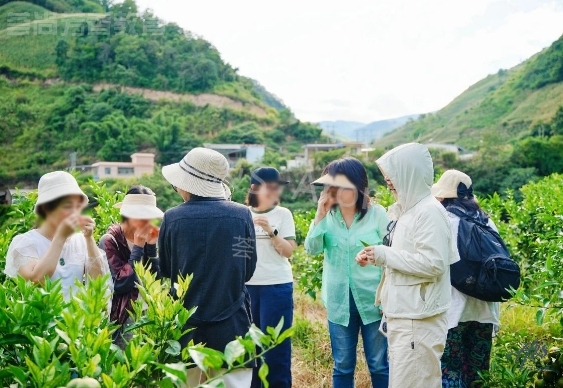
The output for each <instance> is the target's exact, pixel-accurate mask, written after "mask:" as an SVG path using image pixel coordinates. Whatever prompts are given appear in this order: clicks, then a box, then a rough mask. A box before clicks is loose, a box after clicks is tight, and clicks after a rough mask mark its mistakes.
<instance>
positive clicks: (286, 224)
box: [279, 209, 295, 240]
mask: <svg viewBox="0 0 563 388" xmlns="http://www.w3.org/2000/svg"><path fill="white" fill-rule="evenodd" d="M279 233H280V236H281V237H282V238H285V239H287V240H295V222H294V221H293V214H291V211H290V210H289V209H284V214H283V217H282V222H281V225H280V230H279Z"/></svg>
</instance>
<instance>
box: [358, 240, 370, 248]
mask: <svg viewBox="0 0 563 388" xmlns="http://www.w3.org/2000/svg"><path fill="white" fill-rule="evenodd" d="M360 242H361V243H362V245H363V246H364V247H371V246H372V245H373V244H368V243H367V242H365V241H362V240H360Z"/></svg>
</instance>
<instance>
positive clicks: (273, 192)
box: [246, 167, 297, 388]
mask: <svg viewBox="0 0 563 388" xmlns="http://www.w3.org/2000/svg"><path fill="white" fill-rule="evenodd" d="M288 183H289V182H288V181H285V180H282V179H280V173H279V172H278V170H276V169H275V168H273V167H261V168H258V169H256V170H254V171H253V172H252V174H251V176H250V188H249V190H248V194H247V197H246V204H247V205H248V207H249V209H250V211H251V212H252V217H253V220H254V228H255V234H256V251H257V254H258V263H257V265H256V271H254V275H253V276H252V278H251V279H250V280H249V281H248V282H247V283H246V286H247V288H248V292H249V293H250V301H251V304H250V306H251V311H252V317H253V318H254V324H255V325H256V326H258V328H260V330H262V331H263V332H266V329H267V328H268V327H276V326H277V325H278V323H279V322H280V320H281V319H282V318H283V320H284V324H283V329H282V330H286V329H289V328H290V327H291V325H292V322H293V274H292V272H291V264H290V262H289V260H288V259H289V258H290V257H291V255H292V254H293V250H294V249H295V248H296V247H297V244H296V243H295V223H294V222H293V215H292V214H291V211H289V209H287V208H285V207H281V206H279V205H278V204H279V202H280V194H281V190H282V187H283V186H285V185H287V184H288ZM265 361H266V364H268V369H269V373H268V383H269V384H270V386H271V387H277V388H290V387H291V341H290V339H289V338H288V339H287V340H285V341H284V342H283V343H282V344H281V345H279V346H277V347H276V348H274V349H272V350H271V351H269V352H268V353H266V356H265ZM258 370H259V366H256V367H255V368H254V375H253V378H252V387H253V388H254V387H256V388H260V387H262V382H261V380H260V378H259V377H258Z"/></svg>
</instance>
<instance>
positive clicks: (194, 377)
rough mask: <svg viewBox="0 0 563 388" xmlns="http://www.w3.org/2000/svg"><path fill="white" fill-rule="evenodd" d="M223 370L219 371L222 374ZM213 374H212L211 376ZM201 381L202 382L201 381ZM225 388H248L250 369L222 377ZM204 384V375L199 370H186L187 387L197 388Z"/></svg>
mask: <svg viewBox="0 0 563 388" xmlns="http://www.w3.org/2000/svg"><path fill="white" fill-rule="evenodd" d="M222 371H223V370H221V372H222ZM213 374H214V373H213V372H212V373H211V375H213ZM202 380H203V381H202ZM223 381H224V382H225V387H226V388H250V384H251V383H252V369H250V368H249V369H239V370H236V371H234V372H231V373H229V374H226V375H225V376H223ZM203 382H205V375H204V374H203V372H202V371H201V369H199V368H197V367H196V368H190V369H188V387H190V388H192V387H197V386H198V385H200V384H201V383H203Z"/></svg>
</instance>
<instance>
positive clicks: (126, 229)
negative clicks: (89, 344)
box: [99, 186, 164, 348]
mask: <svg viewBox="0 0 563 388" xmlns="http://www.w3.org/2000/svg"><path fill="white" fill-rule="evenodd" d="M115 207H117V208H119V209H120V214H121V223H119V224H114V225H111V226H110V227H109V228H108V231H107V232H106V234H104V235H103V236H102V237H101V239H100V242H99V246H100V248H101V249H102V250H104V251H105V252H106V256H107V260H108V263H109V267H110V270H111V275H112V280H113V283H114V293H113V298H112V305H111V313H110V319H111V320H112V321H113V322H115V323H117V324H119V325H121V326H120V328H119V329H118V330H116V331H115V332H114V333H113V341H114V342H115V343H116V344H118V345H119V346H120V347H122V348H124V347H125V346H126V339H124V338H123V337H122V335H123V330H124V329H125V326H126V324H127V322H131V318H130V313H131V311H132V307H131V303H132V302H133V301H134V300H136V299H137V297H138V294H139V291H138V290H137V287H136V285H135V284H136V282H137V274H136V273H135V263H137V262H141V263H143V264H144V265H147V264H150V267H151V271H153V272H155V273H156V274H157V276H159V262H158V257H157V251H156V242H157V240H158V233H159V231H158V228H157V227H156V226H154V225H152V224H151V220H152V219H158V218H162V216H163V214H164V213H163V212H162V211H161V210H160V209H159V208H158V207H157V206H156V197H155V195H154V193H153V192H152V190H151V189H149V188H147V187H144V186H133V187H131V188H130V189H129V191H127V193H126V195H125V198H124V200H123V202H120V203H118V204H116V205H115Z"/></svg>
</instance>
